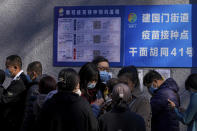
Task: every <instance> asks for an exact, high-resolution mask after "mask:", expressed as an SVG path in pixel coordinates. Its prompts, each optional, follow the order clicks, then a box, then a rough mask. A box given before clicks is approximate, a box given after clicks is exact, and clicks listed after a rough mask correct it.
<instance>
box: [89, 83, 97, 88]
mask: <svg viewBox="0 0 197 131" xmlns="http://www.w3.org/2000/svg"><path fill="white" fill-rule="evenodd" d="M95 86H96V83H88V86H87V88H88V89H94V88H95Z"/></svg>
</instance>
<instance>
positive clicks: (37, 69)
mask: <svg viewBox="0 0 197 131" xmlns="http://www.w3.org/2000/svg"><path fill="white" fill-rule="evenodd" d="M27 75H28V76H29V78H30V79H31V80H35V79H36V78H38V77H39V76H41V75H42V64H41V63H40V62H39V61H34V62H32V63H30V64H29V65H28V66H27Z"/></svg>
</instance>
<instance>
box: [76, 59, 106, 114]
mask: <svg viewBox="0 0 197 131" xmlns="http://www.w3.org/2000/svg"><path fill="white" fill-rule="evenodd" d="M79 76H80V87H81V90H82V97H84V98H85V99H86V100H87V101H88V102H89V103H90V104H91V106H92V110H93V112H94V115H95V116H96V117H97V116H98V115H99V113H100V106H101V104H102V103H103V102H104V98H103V94H102V88H103V86H100V85H101V84H100V83H101V80H100V76H99V71H98V69H97V67H96V65H95V64H93V63H91V62H88V63H86V64H85V65H83V66H82V67H81V69H80V71H79Z"/></svg>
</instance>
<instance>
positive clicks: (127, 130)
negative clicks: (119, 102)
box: [99, 108, 146, 131]
mask: <svg viewBox="0 0 197 131" xmlns="http://www.w3.org/2000/svg"><path fill="white" fill-rule="evenodd" d="M99 127H100V131H145V130H146V128H145V122H144V120H143V118H142V117H141V116H139V115H137V114H136V113H134V112H131V111H130V110H129V108H128V109H125V110H119V109H118V108H113V109H112V111H111V112H107V113H105V114H104V115H102V116H101V117H100V118H99Z"/></svg>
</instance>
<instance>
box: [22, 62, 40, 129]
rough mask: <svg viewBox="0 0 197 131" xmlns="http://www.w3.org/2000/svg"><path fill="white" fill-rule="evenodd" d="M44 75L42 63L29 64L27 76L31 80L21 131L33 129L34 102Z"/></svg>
mask: <svg viewBox="0 0 197 131" xmlns="http://www.w3.org/2000/svg"><path fill="white" fill-rule="evenodd" d="M41 76H42V64H41V63H40V62H39V61H34V62H31V63H30V64H29V65H28V66H27V78H28V80H29V81H30V83H29V89H28V91H27V97H26V105H25V112H24V119H23V123H22V126H21V131H32V130H33V126H34V122H35V115H34V113H33V103H34V102H35V101H36V99H37V96H38V94H39V91H38V86H39V85H38V84H39V81H40V79H41Z"/></svg>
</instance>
